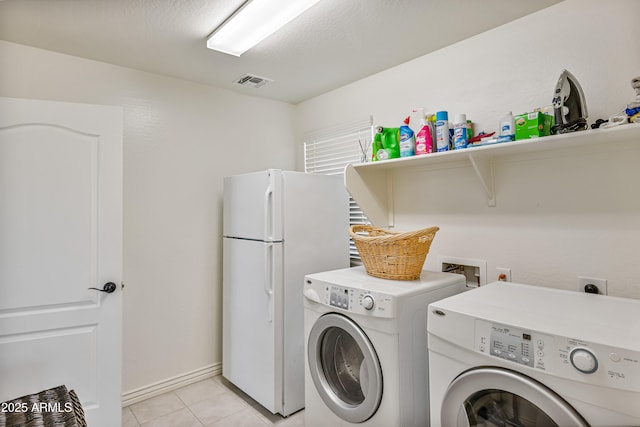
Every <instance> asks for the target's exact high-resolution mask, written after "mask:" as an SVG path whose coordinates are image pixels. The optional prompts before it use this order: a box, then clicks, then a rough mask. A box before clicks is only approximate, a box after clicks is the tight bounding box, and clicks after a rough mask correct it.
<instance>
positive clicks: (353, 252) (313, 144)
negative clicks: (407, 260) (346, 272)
mask: <svg viewBox="0 0 640 427" xmlns="http://www.w3.org/2000/svg"><path fill="white" fill-rule="evenodd" d="M372 140H373V117H370V118H369V119H367V120H362V121H360V122H354V123H350V124H347V125H344V126H339V127H335V128H331V129H322V130H320V131H317V132H314V133H313V134H309V135H307V136H306V137H305V138H304V166H305V172H308V173H321V174H326V175H344V168H345V166H347V165H348V164H350V163H362V162H366V161H367V160H369V159H370V158H371V142H372ZM349 223H350V224H351V225H353V224H369V221H368V219H367V217H366V216H365V215H364V213H363V212H362V210H361V209H360V207H359V206H358V205H357V203H356V202H355V201H354V200H353V199H352V198H351V197H350V198H349ZM350 257H351V261H352V262H356V263H358V262H360V255H359V254H358V251H357V249H356V247H355V245H354V243H353V242H352V241H351V242H350Z"/></svg>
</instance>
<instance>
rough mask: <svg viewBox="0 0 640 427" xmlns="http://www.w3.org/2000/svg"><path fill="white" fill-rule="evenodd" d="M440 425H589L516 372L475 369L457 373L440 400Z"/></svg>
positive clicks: (468, 426) (537, 384)
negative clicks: (458, 374)
mask: <svg viewBox="0 0 640 427" xmlns="http://www.w3.org/2000/svg"><path fill="white" fill-rule="evenodd" d="M441 419H442V425H443V426H458V427H475V426H478V427H480V426H482V427H497V426H518V427H558V426H560V427H564V426H574V427H589V424H588V423H587V422H586V421H585V420H584V419H583V418H582V417H581V416H580V414H578V413H577V412H576V411H575V409H573V408H572V407H571V406H570V405H569V404H568V403H567V402H565V401H564V400H563V399H562V398H561V397H560V396H558V395H557V394H556V393H554V392H553V391H551V390H550V389H548V388H547V387H545V386H544V385H542V384H541V383H539V382H537V381H535V380H533V379H531V378H529V377H526V376H524V375H522V374H519V373H517V372H513V371H510V370H507V369H501V368H478V369H472V370H469V371H466V372H464V373H463V374H461V375H460V376H458V377H457V378H456V379H455V380H454V381H453V382H452V383H451V384H450V385H449V388H448V389H447V392H446V394H445V397H444V401H443V402H442V413H441Z"/></svg>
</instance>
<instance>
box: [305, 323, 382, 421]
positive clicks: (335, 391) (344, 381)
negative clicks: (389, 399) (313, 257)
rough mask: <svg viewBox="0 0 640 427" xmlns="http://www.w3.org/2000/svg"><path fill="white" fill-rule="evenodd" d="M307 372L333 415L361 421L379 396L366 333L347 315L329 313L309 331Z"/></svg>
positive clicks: (375, 361)
mask: <svg viewBox="0 0 640 427" xmlns="http://www.w3.org/2000/svg"><path fill="white" fill-rule="evenodd" d="M307 357H308V359H309V371H310V374H311V378H312V379H313V383H314V385H315V387H316V390H317V391H318V394H319V395H320V397H321V398H322V400H323V401H324V403H325V405H327V407H328V408H329V409H331V411H333V413H334V414H336V415H337V416H338V417H340V418H341V419H343V420H345V421H349V422H352V423H360V422H363V421H366V420H368V419H369V418H371V417H372V416H373V414H375V413H376V411H377V409H378V406H379V405H380V400H381V399H382V370H381V369H380V362H379V360H378V356H377V354H376V352H375V349H374V348H373V345H372V344H371V341H369V338H368V337H367V336H366V335H365V333H364V332H363V331H362V330H361V329H360V328H359V327H358V325H356V323H355V322H354V321H353V320H351V319H349V318H348V317H345V316H342V315H339V314H335V313H329V314H325V315H324V316H322V317H320V318H319V319H318V320H317V321H316V323H315V324H314V325H313V327H312V328H311V331H310V333H309V343H308V353H307Z"/></svg>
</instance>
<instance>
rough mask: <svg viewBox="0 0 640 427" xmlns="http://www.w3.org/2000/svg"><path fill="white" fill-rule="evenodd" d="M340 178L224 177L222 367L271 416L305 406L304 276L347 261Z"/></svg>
mask: <svg viewBox="0 0 640 427" xmlns="http://www.w3.org/2000/svg"><path fill="white" fill-rule="evenodd" d="M348 227H349V201H348V195H347V192H346V189H345V187H344V183H343V180H342V178H341V177H339V176H328V175H318V174H307V173H302V172H288V171H281V170H276V169H271V170H266V171H261V172H255V173H249V174H244V175H237V176H232V177H226V178H224V200H223V236H224V237H223V273H222V276H223V279H222V284H223V286H222V303H223V306H222V317H223V318H222V329H223V333H222V374H223V376H224V377H225V378H226V379H227V380H229V381H230V382H231V383H233V384H235V385H236V386H237V387H238V388H240V389H241V390H242V391H244V392H245V393H247V394H248V395H249V396H251V397H252V398H253V399H254V400H256V401H257V402H258V403H260V404H261V405H262V406H264V407H265V408H266V409H268V410H269V411H271V412H272V413H274V414H275V413H280V414H282V415H283V416H287V415H289V414H292V413H293V412H296V411H298V410H300V409H302V408H303V407H304V358H305V354H304V325H303V323H304V321H303V318H304V309H303V295H302V290H303V281H304V276H305V275H306V274H310V273H316V272H320V271H326V270H334V269H338V268H344V267H348V266H349V233H348Z"/></svg>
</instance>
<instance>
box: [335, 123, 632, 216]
mask: <svg viewBox="0 0 640 427" xmlns="http://www.w3.org/2000/svg"><path fill="white" fill-rule="evenodd" d="M634 143H635V144H640V124H630V125H622V126H617V127H613V128H608V129H594V130H587V131H582V132H574V133H566V134H560V135H552V136H546V137H542V138H535V139H528V140H521V141H513V142H506V143H500V144H494V145H485V146H481V147H472V148H466V149H461V150H453V151H446V152H440V153H432V154H427V155H421V156H413V157H405V158H400V159H391V160H385V161H380V162H373V163H360V164H350V165H348V166H347V167H346V168H345V185H346V187H347V189H348V190H349V193H351V196H352V197H353V198H354V199H355V201H356V202H357V203H358V205H359V206H360V208H361V209H362V210H363V212H364V213H365V214H366V215H367V217H368V218H369V220H371V222H372V223H373V224H376V225H378V226H382V227H387V226H393V206H392V201H393V185H392V179H391V178H392V174H393V173H394V172H395V171H398V170H401V169H402V170H407V169H421V170H425V169H442V168H450V167H460V166H471V167H472V168H473V170H474V171H475V173H476V175H477V177H478V181H479V186H480V189H481V190H482V191H483V192H484V193H485V194H486V197H487V203H488V205H489V206H495V205H496V198H495V189H494V174H493V168H494V164H495V161H496V160H497V159H502V158H512V157H521V156H525V157H527V156H535V155H536V154H540V153H546V154H548V155H551V154H560V152H563V151H566V152H573V153H575V152H576V150H584V149H587V148H589V147H604V148H606V147H608V146H606V145H607V144H616V146H618V145H624V144H634ZM603 144H605V145H604V146H603Z"/></svg>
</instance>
